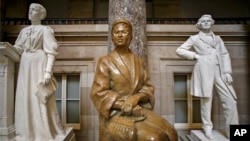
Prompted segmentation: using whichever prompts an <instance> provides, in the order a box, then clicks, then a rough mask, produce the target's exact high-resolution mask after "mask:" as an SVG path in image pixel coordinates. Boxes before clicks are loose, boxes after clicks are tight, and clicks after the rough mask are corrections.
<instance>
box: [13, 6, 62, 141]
mask: <svg viewBox="0 0 250 141" xmlns="http://www.w3.org/2000/svg"><path fill="white" fill-rule="evenodd" d="M28 16H29V20H30V21H31V25H30V26H28V27H25V28H23V29H22V30H21V32H20V34H19V35H18V37H17V40H16V42H15V45H14V47H16V48H17V49H18V50H19V51H20V53H21V60H20V67H19V74H18V80H17V89H16V105H15V127H16V140H18V141H19V140H20V141H53V140H54V139H55V137H56V136H57V135H63V134H64V129H63V127H62V124H61V121H60V118H59V115H58V111H57V107H56V103H55V96H54V95H53V92H54V90H55V89H56V86H57V82H56V80H55V78H54V77H53V73H52V67H53V64H54V60H55V56H56V55H57V54H58V53H57V48H58V44H57V41H56V39H55V37H54V32H53V30H52V28H51V27H48V26H44V25H41V20H43V19H44V18H45V16H46V9H45V8H44V7H43V6H42V5H40V4H36V3H32V4H31V5H30V7H29V13H28Z"/></svg>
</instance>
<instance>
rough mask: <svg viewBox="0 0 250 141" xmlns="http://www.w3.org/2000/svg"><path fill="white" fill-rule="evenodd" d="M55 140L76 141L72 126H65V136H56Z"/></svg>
mask: <svg viewBox="0 0 250 141" xmlns="http://www.w3.org/2000/svg"><path fill="white" fill-rule="evenodd" d="M55 141H76V139H75V133H74V130H73V128H72V127H66V128H65V136H61V135H59V136H57V137H56V139H55Z"/></svg>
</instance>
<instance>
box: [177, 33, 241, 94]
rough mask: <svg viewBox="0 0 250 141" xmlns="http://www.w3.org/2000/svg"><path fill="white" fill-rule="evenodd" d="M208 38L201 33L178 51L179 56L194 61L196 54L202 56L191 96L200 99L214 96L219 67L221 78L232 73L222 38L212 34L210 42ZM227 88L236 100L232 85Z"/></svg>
mask: <svg viewBox="0 0 250 141" xmlns="http://www.w3.org/2000/svg"><path fill="white" fill-rule="evenodd" d="M206 36H207V35H205V34H204V33H203V32H201V31H200V32H199V33H198V34H196V35H193V36H190V37H189V39H188V40H187V41H185V42H184V43H183V44H182V45H181V46H180V47H179V48H177V50H176V53H177V55H179V56H181V57H183V58H186V59H189V60H194V59H195V55H196V54H197V55H199V56H200V58H199V59H198V60H197V62H196V64H195V66H194V69H193V73H192V78H191V95H194V96H198V97H211V96H212V91H213V85H214V78H215V77H214V76H215V70H216V67H219V69H220V74H221V76H222V75H223V74H225V73H229V74H231V73H232V68H231V61H230V56H229V53H228V51H227V49H226V47H225V45H224V42H223V40H222V39H221V37H220V36H217V35H214V34H213V33H212V34H211V35H210V36H212V38H211V39H212V40H211V41H209V40H207V37H206ZM226 86H227V88H228V89H229V90H230V92H231V94H232V95H233V97H234V98H236V94H235V92H234V89H233V88H232V85H228V84H226Z"/></svg>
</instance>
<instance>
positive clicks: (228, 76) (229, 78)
mask: <svg viewBox="0 0 250 141" xmlns="http://www.w3.org/2000/svg"><path fill="white" fill-rule="evenodd" d="M222 79H223V80H224V81H225V82H226V83H227V84H228V85H230V84H231V83H232V82H233V78H232V76H231V74H229V73H226V74H224V75H223V76H222Z"/></svg>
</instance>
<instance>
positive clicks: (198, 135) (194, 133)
mask: <svg viewBox="0 0 250 141" xmlns="http://www.w3.org/2000/svg"><path fill="white" fill-rule="evenodd" d="M213 136H214V139H213V140H209V139H208V138H207V137H206V136H205V134H204V132H203V131H202V130H191V137H192V139H194V140H193V141H229V139H228V138H226V137H225V136H224V135H223V134H222V133H221V132H219V131H217V130H213Z"/></svg>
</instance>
